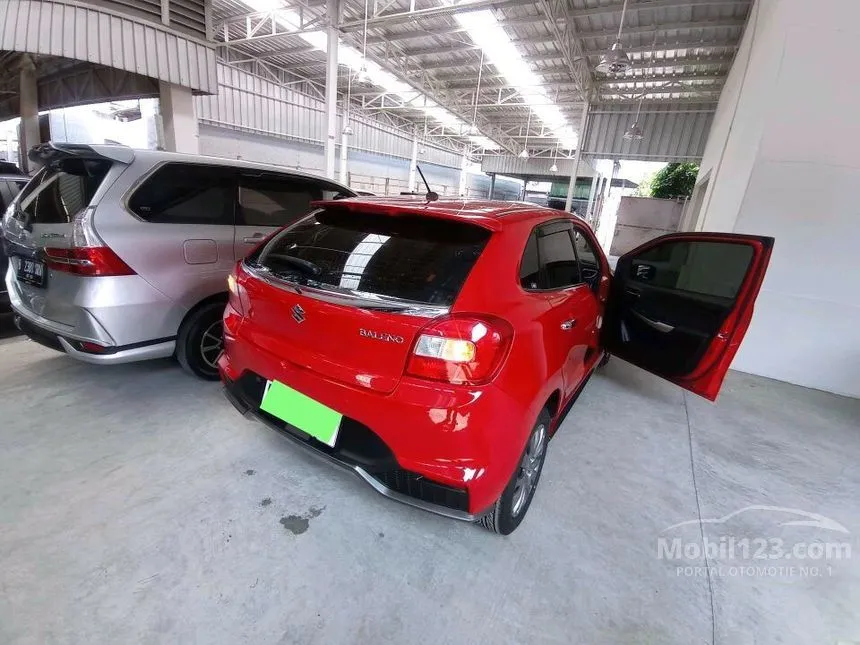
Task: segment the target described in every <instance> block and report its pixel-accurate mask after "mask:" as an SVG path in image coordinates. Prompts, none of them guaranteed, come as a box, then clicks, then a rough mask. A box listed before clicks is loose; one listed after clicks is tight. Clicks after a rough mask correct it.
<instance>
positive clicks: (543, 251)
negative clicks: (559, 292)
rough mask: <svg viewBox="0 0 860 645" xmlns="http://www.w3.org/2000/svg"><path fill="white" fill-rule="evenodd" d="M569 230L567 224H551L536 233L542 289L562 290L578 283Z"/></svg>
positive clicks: (569, 227) (574, 255)
mask: <svg viewBox="0 0 860 645" xmlns="http://www.w3.org/2000/svg"><path fill="white" fill-rule="evenodd" d="M571 228H572V227H571V225H570V224H569V223H567V222H551V223H549V224H544V225H543V226H541V227H540V228H539V229H538V231H537V245H538V257H539V258H540V268H541V271H542V273H543V284H542V285H541V288H543V289H562V288H564V287H569V286H571V285H574V284H578V283H579V282H580V277H579V265H578V264H577V263H576V254H575V253H574V250H573V240H572V239H571V233H572V230H571Z"/></svg>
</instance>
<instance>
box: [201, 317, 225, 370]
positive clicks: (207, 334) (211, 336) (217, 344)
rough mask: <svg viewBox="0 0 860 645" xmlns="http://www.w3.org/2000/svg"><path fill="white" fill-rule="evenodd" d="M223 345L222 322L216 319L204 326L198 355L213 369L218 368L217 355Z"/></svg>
mask: <svg viewBox="0 0 860 645" xmlns="http://www.w3.org/2000/svg"><path fill="white" fill-rule="evenodd" d="M223 347H224V337H223V324H222V322H221V321H220V320H217V321H215V322H214V323H212V324H211V325H209V327H207V328H206V331H204V332H203V336H202V337H201V339H200V356H201V357H202V358H203V362H204V363H206V365H208V366H209V367H211V368H212V369H213V370H217V369H218V357H219V356H220V355H221V350H222V349H223Z"/></svg>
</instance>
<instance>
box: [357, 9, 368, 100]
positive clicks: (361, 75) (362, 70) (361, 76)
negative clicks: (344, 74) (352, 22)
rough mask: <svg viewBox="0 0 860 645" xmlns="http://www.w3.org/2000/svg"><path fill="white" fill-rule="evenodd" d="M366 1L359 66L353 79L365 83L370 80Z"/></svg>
mask: <svg viewBox="0 0 860 645" xmlns="http://www.w3.org/2000/svg"><path fill="white" fill-rule="evenodd" d="M367 2H368V0H364V44H363V46H362V49H361V67H359V68H358V74H357V75H356V77H355V79H356V80H357V81H358V82H359V83H367V82H368V81H369V80H370V74H368V73H367V11H368V7H367Z"/></svg>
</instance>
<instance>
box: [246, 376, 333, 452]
mask: <svg viewBox="0 0 860 645" xmlns="http://www.w3.org/2000/svg"><path fill="white" fill-rule="evenodd" d="M260 409H261V410H263V411H264V412H268V413H269V414H271V415H272V416H273V417H277V418H278V419H280V420H281V421H285V422H287V423H289V424H290V425H292V426H295V427H296V428H298V429H299V430H301V431H303V432H307V433H308V434H309V435H310V436H312V437H313V438H315V439H318V440H320V441H322V442H323V443H324V444H326V445H327V446H331V447H332V448H333V447H334V444H335V442H336V441H337V432H338V429H339V428H340V420H341V419H342V418H343V415H342V414H341V413H340V412H337V411H335V410H332V409H331V408H330V407H328V406H325V405H323V404H322V403H320V402H319V401H314V400H313V399H312V398H310V397H309V396H305V395H304V394H302V393H301V392H298V391H296V390H294V389H293V388H291V387H287V386H286V385H284V384H283V383H280V382H278V381H269V382H267V383H266V389H265V390H264V391H263V400H262V402H261V403H260Z"/></svg>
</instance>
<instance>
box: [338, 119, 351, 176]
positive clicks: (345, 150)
mask: <svg viewBox="0 0 860 645" xmlns="http://www.w3.org/2000/svg"><path fill="white" fill-rule="evenodd" d="M344 122H345V123H349V122H348V121H344ZM348 156H349V135H348V134H347V130H346V126H344V129H343V131H342V132H341V133H340V172H339V173H338V180H339V181H340V183H342V184H343V185H344V186H348V185H349V177H348V176H347V173H346V162H347V158H348Z"/></svg>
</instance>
